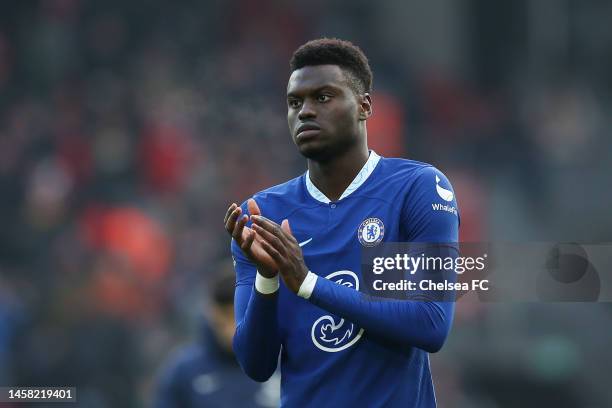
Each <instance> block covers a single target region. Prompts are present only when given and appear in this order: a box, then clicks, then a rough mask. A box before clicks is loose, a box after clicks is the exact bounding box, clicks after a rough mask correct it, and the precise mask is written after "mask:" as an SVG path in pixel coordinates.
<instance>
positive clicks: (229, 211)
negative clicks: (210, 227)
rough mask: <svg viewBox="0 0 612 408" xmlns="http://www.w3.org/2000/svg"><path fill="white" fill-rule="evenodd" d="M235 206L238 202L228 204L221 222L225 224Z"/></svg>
mask: <svg viewBox="0 0 612 408" xmlns="http://www.w3.org/2000/svg"><path fill="white" fill-rule="evenodd" d="M236 207H238V204H236V203H232V205H230V206H229V208H228V209H227V211H226V212H225V217H223V224H227V220H228V218H229V217H230V215H231V214H232V212H234V210H235V209H236Z"/></svg>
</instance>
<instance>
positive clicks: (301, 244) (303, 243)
mask: <svg viewBox="0 0 612 408" xmlns="http://www.w3.org/2000/svg"><path fill="white" fill-rule="evenodd" d="M310 241H312V238H310V239H307V240H306V241H304V242H300V243H299V244H298V245H299V246H301V247H303V246H304V245H306V244H307V243H309V242H310Z"/></svg>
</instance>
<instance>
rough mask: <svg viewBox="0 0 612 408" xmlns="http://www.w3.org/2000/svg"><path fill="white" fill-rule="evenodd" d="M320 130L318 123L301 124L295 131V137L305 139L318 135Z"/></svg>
mask: <svg viewBox="0 0 612 408" xmlns="http://www.w3.org/2000/svg"><path fill="white" fill-rule="evenodd" d="M320 132H321V128H320V127H319V125H316V124H314V123H303V124H301V125H300V126H299V127H298V128H297V131H296V133H295V137H296V139H305V138H310V137H313V136H316V135H318V134H319V133H320Z"/></svg>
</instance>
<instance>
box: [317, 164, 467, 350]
mask: <svg viewBox="0 0 612 408" xmlns="http://www.w3.org/2000/svg"><path fill="white" fill-rule="evenodd" d="M399 222H400V223H401V229H402V230H403V231H404V237H405V241H406V242H419V243H427V245H425V246H419V247H418V248H419V252H423V255H424V256H429V257H436V256H440V257H448V256H451V257H457V256H458V248H457V240H458V228H459V216H458V212H457V202H456V200H455V194H454V191H453V190H452V187H451V185H450V183H449V182H448V179H447V178H446V177H445V176H444V175H443V174H442V173H441V172H440V171H439V170H437V169H435V168H434V167H425V168H423V169H422V170H420V173H419V174H418V175H417V177H416V179H415V180H414V182H413V183H412V184H411V185H410V186H409V188H408V191H407V193H406V196H405V202H404V205H403V207H402V211H401V214H400V217H399ZM431 244H434V245H431ZM432 273H435V274H436V276H442V275H443V274H444V273H445V271H422V270H419V271H416V274H417V276H418V275H421V276H423V275H426V274H430V275H431V274H432ZM451 275H455V274H454V272H452V273H451ZM447 276H448V275H447ZM452 278H456V276H452ZM444 300H446V298H444ZM310 301H311V302H312V303H314V304H316V305H317V306H319V307H321V308H323V309H325V310H327V311H329V312H331V313H333V314H336V315H337V316H340V317H342V318H345V319H347V320H348V321H351V322H353V323H355V324H356V325H358V326H360V327H362V328H363V329H364V330H365V331H366V333H368V335H369V336H370V337H371V338H373V339H377V340H379V341H381V342H382V343H384V344H394V345H399V346H400V347H418V348H420V349H423V350H425V351H428V352H430V353H432V352H436V351H438V350H440V348H441V347H442V345H443V344H444V342H445V340H446V338H447V336H448V333H449V331H450V328H451V324H452V320H453V314H454V302H453V301H436V300H432V299H430V298H427V297H423V298H421V299H419V300H414V299H388V298H381V297H376V296H371V295H368V294H365V293H361V292H358V291H356V290H354V289H353V288H350V287H346V286H343V285H339V284H337V283H335V282H332V281H330V280H327V279H324V278H321V277H319V278H317V281H316V284H315V287H314V290H313V291H312V294H311V297H310Z"/></svg>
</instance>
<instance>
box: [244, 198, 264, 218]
mask: <svg viewBox="0 0 612 408" xmlns="http://www.w3.org/2000/svg"><path fill="white" fill-rule="evenodd" d="M247 208H248V209H249V214H250V215H261V210H260V209H259V206H258V205H257V201H255V200H253V199H252V198H249V199H248V200H247Z"/></svg>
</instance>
